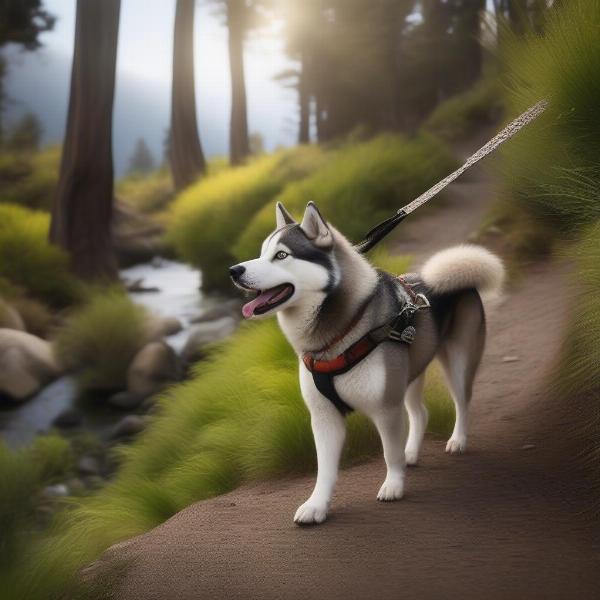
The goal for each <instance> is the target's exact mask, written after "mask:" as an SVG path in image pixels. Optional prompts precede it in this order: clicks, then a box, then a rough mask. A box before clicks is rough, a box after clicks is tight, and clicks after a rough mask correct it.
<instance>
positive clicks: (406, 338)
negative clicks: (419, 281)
mask: <svg viewBox="0 0 600 600" xmlns="http://www.w3.org/2000/svg"><path fill="white" fill-rule="evenodd" d="M430 306H431V305H430V304H429V300H428V299H427V296H425V294H421V293H419V294H416V295H415V302H414V303H413V302H410V301H408V302H406V304H405V305H404V306H403V307H402V309H401V310H400V312H399V313H398V316H397V317H396V318H395V319H394V322H393V323H392V327H391V329H390V332H389V334H388V338H389V339H390V340H392V341H394V342H403V343H405V344H412V343H413V342H414V341H415V336H416V334H417V330H416V329H415V327H414V326H413V325H411V321H412V318H413V315H414V314H415V313H416V312H417V311H418V310H420V309H422V308H429V307H430Z"/></svg>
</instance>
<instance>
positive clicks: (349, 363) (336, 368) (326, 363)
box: [302, 275, 418, 375]
mask: <svg viewBox="0 0 600 600" xmlns="http://www.w3.org/2000/svg"><path fill="white" fill-rule="evenodd" d="M397 280H398V282H399V283H400V285H402V287H403V288H404V291H405V292H406V293H407V295H408V297H409V298H410V300H411V302H413V303H415V304H416V303H417V302H418V297H417V294H415V291H414V290H413V289H412V286H411V284H410V283H408V281H406V279H404V277H402V276H400V275H399V276H398V277H397ZM370 300H371V298H368V299H367V301H366V302H365V303H364V304H363V306H361V308H360V310H359V311H358V313H357V315H356V316H355V317H354V319H352V321H351V322H350V324H349V325H348V327H347V328H346V329H345V330H344V331H343V332H342V333H341V334H340V335H338V336H336V337H335V338H334V339H333V340H332V341H331V342H329V343H328V344H327V345H326V346H324V347H323V348H320V349H319V350H317V351H315V352H306V353H305V354H304V355H303V356H302V362H304V364H305V365H306V368H307V369H308V370H309V371H310V372H311V373H326V374H329V375H340V374H342V373H345V372H346V371H349V370H350V369H351V368H352V367H353V366H354V365H356V364H357V363H359V362H360V361H361V360H363V358H366V357H367V356H368V355H369V354H370V353H371V352H372V351H373V350H374V349H375V348H376V347H377V346H378V345H379V344H380V343H381V342H382V341H383V340H384V339H386V338H387V337H388V332H387V331H385V333H384V334H383V335H377V334H378V333H380V332H381V331H382V329H383V327H378V328H377V329H376V330H374V331H370V332H369V333H367V334H366V335H364V336H363V337H361V338H360V339H359V340H358V341H356V342H354V344H352V345H351V346H350V347H349V348H347V349H346V350H345V351H344V352H342V353H341V354H339V355H338V356H336V357H334V358H332V359H330V360H318V359H315V358H314V355H315V354H322V353H324V352H326V351H327V350H329V349H330V348H332V347H333V346H335V344H337V343H338V342H340V341H341V340H342V339H344V338H345V337H346V336H347V335H348V334H349V333H350V332H351V331H352V330H353V329H354V327H355V326H356V325H357V324H358V322H359V321H360V319H361V318H362V316H363V314H364V312H365V310H366V308H367V305H368V304H369V302H370Z"/></svg>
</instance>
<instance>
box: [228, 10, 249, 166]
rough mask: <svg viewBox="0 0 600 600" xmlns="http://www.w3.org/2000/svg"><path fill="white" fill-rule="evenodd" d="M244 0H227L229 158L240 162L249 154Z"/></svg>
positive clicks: (233, 161)
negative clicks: (229, 75)
mask: <svg viewBox="0 0 600 600" xmlns="http://www.w3.org/2000/svg"><path fill="white" fill-rule="evenodd" d="M245 11H246V5H245V3H244V0H227V25H228V27H229V66H230V69H231V123H230V129H229V160H230V162H231V164H232V165H239V164H240V163H242V162H243V161H244V160H245V158H246V157H247V156H248V154H250V145H249V143H248V117H247V108H246V83H245V81H244V29H245Z"/></svg>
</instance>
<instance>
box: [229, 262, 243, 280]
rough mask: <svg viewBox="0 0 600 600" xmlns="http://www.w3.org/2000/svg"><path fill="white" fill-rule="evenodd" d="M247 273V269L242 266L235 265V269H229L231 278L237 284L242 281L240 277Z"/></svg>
mask: <svg viewBox="0 0 600 600" xmlns="http://www.w3.org/2000/svg"><path fill="white" fill-rule="evenodd" d="M245 272H246V267H244V266H242V265H234V266H233V267H229V277H231V279H232V280H233V281H234V282H235V283H237V282H238V281H239V280H240V277H241V276H242V275H243V274H244V273H245Z"/></svg>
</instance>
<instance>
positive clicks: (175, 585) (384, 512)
mask: <svg viewBox="0 0 600 600" xmlns="http://www.w3.org/2000/svg"><path fill="white" fill-rule="evenodd" d="M492 193H493V190H492V189H491V188H490V182H489V180H485V179H483V178H482V177H481V174H480V176H479V177H477V178H475V179H473V180H471V181H469V182H467V183H461V184H456V185H455V186H453V190H452V192H451V194H450V195H449V198H448V200H447V202H446V203H445V205H444V206H443V207H440V208H439V209H436V210H434V211H431V212H429V213H427V214H426V215H424V216H423V217H421V218H420V219H419V221H418V222H417V221H415V225H414V227H416V226H417V225H418V229H416V228H415V229H412V230H411V229H410V227H413V225H410V227H409V224H408V223H407V225H406V227H404V228H401V231H400V232H399V239H400V241H399V242H398V248H399V249H402V250H404V246H406V245H408V246H409V247H410V249H411V251H412V252H413V253H414V254H416V256H417V260H418V259H419V258H420V257H422V256H423V255H425V254H429V253H430V251H432V250H435V249H437V248H438V247H443V246H446V245H448V244H449V243H456V242H459V241H463V240H464V239H465V237H466V236H467V235H468V234H469V233H470V232H471V231H472V230H473V229H474V228H475V227H476V226H477V225H478V224H479V222H480V221H481V218H482V216H483V214H484V212H485V208H486V207H485V204H487V201H488V200H489V199H490V197H491V194H492ZM475 198H479V199H481V204H480V203H478V202H476V200H475ZM440 222H443V223H444V227H443V230H442V228H440V227H439V223H440ZM417 231H418V233H419V238H416V233H417ZM425 231H427V232H431V234H432V235H430V236H426V237H425V238H423V237H422V236H421V234H422V233H423V232H425ZM423 240H425V241H423ZM564 280H565V267H564V266H561V265H557V264H551V263H548V264H542V265H538V266H536V267H535V268H534V269H532V270H531V272H530V273H529V274H528V277H526V278H524V281H523V282H522V285H521V287H520V288H519V289H517V290H516V291H514V292H512V293H511V295H510V296H509V297H508V298H507V299H506V300H505V301H504V302H503V304H502V305H501V306H500V307H499V308H497V309H496V310H495V311H494V312H493V313H492V314H491V315H490V317H489V337H488V345H487V349H486V352H485V355H484V360H483V364H482V368H481V371H480V373H479V375H478V378H477V382H476V386H475V391H474V399H473V404H472V413H471V423H472V425H471V436H470V440H469V450H468V452H467V454H465V455H464V456H460V457H450V456H447V455H445V454H444V451H443V448H444V442H443V441H438V440H434V439H427V440H426V443H425V445H424V452H423V456H422V460H421V465H420V466H419V467H417V468H413V469H411V470H409V473H408V478H407V494H406V497H405V499H404V500H402V501H400V502H397V503H391V504H381V503H378V502H377V501H376V500H375V494H376V492H377V489H378V487H379V485H380V483H381V481H382V479H383V477H384V465H383V460H382V459H377V460H373V461H370V462H368V463H366V464H363V465H361V466H358V467H355V468H352V469H348V470H346V471H344V472H343V473H342V474H341V477H340V481H339V484H338V488H337V490H338V491H337V494H336V496H335V499H334V502H333V512H332V515H331V518H330V519H329V520H328V521H327V522H326V523H325V524H324V525H322V526H320V527H311V528H299V527H296V526H294V525H293V524H292V516H293V513H294V510H295V508H296V507H297V505H298V504H300V503H301V502H302V501H303V500H304V499H305V498H306V497H307V495H308V494H309V493H310V489H311V485H312V483H313V478H312V477H304V478H299V479H292V480H287V481H275V482H268V483H262V484H255V485H247V486H244V487H242V488H240V489H239V490H237V491H235V492H233V493H231V494H228V495H226V496H221V497H219V498H215V499H213V500H209V501H205V502H200V503H197V504H195V505H193V506H190V507H189V508H187V509H186V510H184V511H182V512H181V513H179V514H178V515H176V516H175V517H173V518H172V519H170V520H169V521H167V522H166V523H164V524H163V525H161V526H160V527H158V528H156V529H154V530H152V531H151V532H149V533H147V534H145V535H143V536H140V537H138V538H135V539H133V540H129V541H128V542H125V543H123V544H120V545H118V546H115V547H113V548H112V549H111V550H109V552H108V553H107V554H106V555H105V557H104V559H103V560H102V561H101V563H100V564H107V563H108V564H115V561H126V564H127V570H126V574H125V576H124V577H123V579H122V580H121V581H120V582H119V584H118V585H117V586H116V587H115V589H114V593H115V596H116V598H119V599H121V598H122V599H127V600H135V599H138V598H139V599H142V598H143V599H145V600H148V599H171V598H173V599H178V600H186V599H196V598H202V599H207V600H208V599H217V598H219V599H220V598H227V599H230V598H240V599H241V598H261V599H276V598H277V599H279V598H286V599H288V598H290V599H295V598H303V599H320V598H327V599H331V598H334V599H335V598H345V599H353V598H377V599H387V598H389V599H397V598H416V599H423V598H443V599H449V598H455V597H459V596H460V597H461V598H486V600H489V599H495V598H499V599H500V598H557V599H559V598H560V599H566V598H594V597H595V598H598V597H600V575H599V573H600V570H599V568H600V561H599V560H598V554H597V549H598V547H597V546H594V540H593V539H592V534H591V530H590V529H589V528H588V527H587V526H586V523H585V520H584V519H582V518H581V515H579V512H580V510H581V506H582V503H581V496H580V491H581V490H580V485H582V484H581V483H580V482H578V481H576V480H575V479H574V477H575V476H574V475H570V476H568V477H565V471H564V470H563V466H564V461H563V460H562V458H566V459H568V458H569V457H561V456H560V455H559V454H558V453H557V451H556V449H555V440H556V436H560V431H556V432H553V433H554V435H548V434H546V435H541V434H540V433H538V432H539V431H541V430H543V428H540V427H539V424H540V420H543V419H544V416H545V411H544V400H545V399H544V397H543V396H542V395H541V394H540V392H539V390H540V389H541V385H540V384H541V382H542V381H543V377H544V376H545V374H546V372H547V369H548V368H550V366H551V365H552V359H553V356H554V355H555V352H556V350H557V348H558V345H559V342H560V338H561V328H562V325H561V323H560V320H559V319H558V318H557V316H558V315H563V314H565V312H566V310H567V303H568V299H567V297H566V293H565V291H564V289H565V288H564V285H563V283H564ZM509 356H510V357H516V358H517V360H514V361H507V360H506V357H509ZM567 473H568V472H567Z"/></svg>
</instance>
